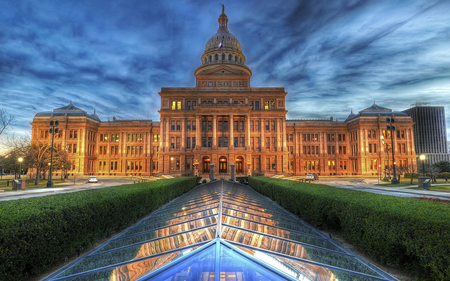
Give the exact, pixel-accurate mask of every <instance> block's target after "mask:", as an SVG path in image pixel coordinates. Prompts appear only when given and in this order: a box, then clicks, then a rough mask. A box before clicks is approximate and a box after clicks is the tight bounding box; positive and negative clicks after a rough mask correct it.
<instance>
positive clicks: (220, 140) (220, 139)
mask: <svg viewBox="0 0 450 281" xmlns="http://www.w3.org/2000/svg"><path fill="white" fill-rule="evenodd" d="M219 147H222V137H219Z"/></svg>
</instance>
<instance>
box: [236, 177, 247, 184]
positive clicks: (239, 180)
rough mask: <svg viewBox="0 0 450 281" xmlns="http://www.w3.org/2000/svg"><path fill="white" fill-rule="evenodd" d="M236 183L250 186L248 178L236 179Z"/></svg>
mask: <svg viewBox="0 0 450 281" xmlns="http://www.w3.org/2000/svg"><path fill="white" fill-rule="evenodd" d="M236 181H237V182H239V183H242V184H248V177H236Z"/></svg>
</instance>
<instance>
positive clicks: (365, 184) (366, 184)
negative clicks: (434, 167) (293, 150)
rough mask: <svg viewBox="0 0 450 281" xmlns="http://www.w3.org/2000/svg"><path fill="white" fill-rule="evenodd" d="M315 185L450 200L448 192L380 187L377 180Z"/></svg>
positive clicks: (334, 180)
mask: <svg viewBox="0 0 450 281" xmlns="http://www.w3.org/2000/svg"><path fill="white" fill-rule="evenodd" d="M315 183H318V184H324V185H328V186H334V187H338V188H346V189H354V190H360V191H367V192H372V193H379V194H386V195H394V196H401V197H427V198H437V199H443V200H450V193H448V192H440V191H430V190H422V189H421V190H415V189H409V188H411V187H417V185H410V186H399V187H386V186H380V185H377V183H378V180H377V179H323V180H322V179H321V180H319V181H315ZM436 185H447V184H433V186H436Z"/></svg>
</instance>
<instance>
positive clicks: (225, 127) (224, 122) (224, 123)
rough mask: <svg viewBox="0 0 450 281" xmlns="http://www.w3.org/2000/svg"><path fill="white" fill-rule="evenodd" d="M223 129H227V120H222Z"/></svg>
mask: <svg viewBox="0 0 450 281" xmlns="http://www.w3.org/2000/svg"><path fill="white" fill-rule="evenodd" d="M223 130H224V131H228V121H223Z"/></svg>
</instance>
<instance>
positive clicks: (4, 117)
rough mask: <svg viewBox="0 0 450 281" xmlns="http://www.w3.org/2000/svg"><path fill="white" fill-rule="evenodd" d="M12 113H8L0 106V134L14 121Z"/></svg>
mask: <svg viewBox="0 0 450 281" xmlns="http://www.w3.org/2000/svg"><path fill="white" fill-rule="evenodd" d="M14 119H15V117H14V115H11V114H8V111H7V110H6V109H3V108H0V135H1V134H2V133H3V132H4V131H5V130H6V129H7V128H8V127H9V126H12V123H13V122H14Z"/></svg>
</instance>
